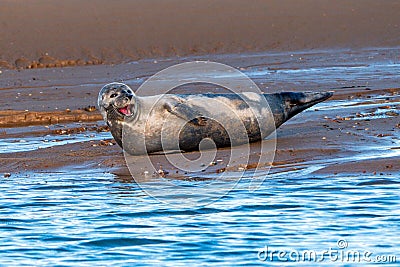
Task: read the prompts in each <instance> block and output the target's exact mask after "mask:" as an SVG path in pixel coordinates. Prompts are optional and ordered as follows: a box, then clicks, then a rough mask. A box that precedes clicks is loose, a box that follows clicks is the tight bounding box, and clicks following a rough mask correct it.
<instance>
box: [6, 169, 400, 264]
mask: <svg viewBox="0 0 400 267" xmlns="http://www.w3.org/2000/svg"><path fill="white" fill-rule="evenodd" d="M316 169H318V164H316V165H315V166H308V167H306V168H304V169H302V170H297V171H295V172H282V173H279V174H275V175H269V176H267V177H266V179H264V182H263V184H262V186H261V187H260V188H259V189H258V190H256V191H255V192H250V191H249V190H248V188H249V184H250V181H251V180H250V179H246V178H244V179H242V180H241V181H240V182H239V184H238V185H237V186H236V187H234V189H232V191H231V192H230V193H229V194H227V195H225V196H224V197H222V198H221V199H219V200H218V201H217V202H214V203H211V204H210V205H208V206H205V207H200V208H197V209H193V208H185V207H179V208H176V207H172V206H170V205H168V204H165V203H162V202H159V201H158V200H157V199H154V198H152V197H151V196H148V195H146V194H145V193H144V192H143V191H142V190H140V188H139V186H138V185H136V184H135V183H133V182H131V183H129V182H128V181H127V180H126V179H125V178H124V177H122V178H121V179H120V178H118V177H115V176H114V175H112V174H109V173H103V172H95V171H91V170H85V169H82V170H70V171H61V172H58V173H56V172H51V173H36V174H30V176H29V177H27V176H20V177H14V178H13V179H7V180H4V181H3V183H2V185H1V187H2V190H1V191H0V194H1V198H0V205H1V211H0V228H1V231H2V237H1V243H2V250H1V252H0V262H1V264H4V265H7V263H9V262H10V261H11V260H15V259H18V261H20V264H26V265H36V264H37V263H38V262H40V263H41V264H44V265H46V264H48V265H72V264H73V265H86V264H89V263H90V262H91V264H92V263H93V261H96V264H98V265H109V264H111V263H112V264H123V265H126V264H128V265H129V264H134V265H141V266H149V265H159V264H161V265H163V266H176V264H177V263H176V261H179V263H180V264H182V265H188V264H189V265H190V264H196V265H207V264H212V265H218V264H220V265H221V266H226V263H227V262H235V263H237V264H239V265H246V266H247V265H252V264H259V263H260V262H259V260H258V258H257V251H258V250H259V249H260V248H263V247H264V246H265V245H268V246H270V247H274V248H282V249H287V250H290V249H298V250H301V249H313V250H324V249H329V247H335V246H336V245H335V244H336V241H337V240H338V239H339V238H345V239H346V240H347V242H348V243H349V246H350V247H351V248H352V249H356V248H358V249H362V250H369V251H372V252H374V253H375V254H395V253H397V250H398V247H399V245H400V243H399V242H400V241H399V240H398V238H397V235H396V234H394V233H398V232H399V230H400V224H399V220H400V216H399V214H398V212H397V210H399V209H400V199H399V193H400V191H399V184H400V180H399V179H398V177H393V176H390V177H384V176H379V177H378V176H374V175H365V176H364V177H360V176H358V175H357V176H351V175H316V174H313V171H314V170H316ZM176 182H178V183H181V185H182V186H188V182H187V181H176ZM154 183H155V185H157V182H156V181H155V182H154ZM202 183H204V181H196V182H193V181H192V182H190V184H191V187H192V188H193V190H196V188H198V187H201V186H202ZM230 183H231V182H230V181H229V180H226V181H224V183H223V184H222V183H221V184H216V185H215V188H213V189H212V190H219V189H223V188H219V186H232V185H231V184H230ZM159 185H160V187H159V190H160V191H162V192H163V196H164V198H169V199H171V200H176V199H177V198H179V199H180V201H185V198H184V197H183V196H177V195H176V191H172V192H171V191H168V190H166V189H165V188H163V186H162V183H159ZM191 197H192V199H191V200H193V195H192V196H191ZM194 200H195V201H196V199H194ZM199 201H200V199H199ZM394 211H396V212H394ZM382 229H385V230H384V231H382ZM377 236H379V238H377ZM268 264H276V265H278V266H279V265H280V264H281V263H279V262H269V263H268ZM178 265H179V264H178Z"/></svg>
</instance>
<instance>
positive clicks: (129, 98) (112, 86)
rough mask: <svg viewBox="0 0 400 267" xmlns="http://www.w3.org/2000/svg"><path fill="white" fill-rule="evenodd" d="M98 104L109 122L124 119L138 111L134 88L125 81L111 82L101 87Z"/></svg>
mask: <svg viewBox="0 0 400 267" xmlns="http://www.w3.org/2000/svg"><path fill="white" fill-rule="evenodd" d="M98 105H99V109H100V112H101V114H102V115H103V118H104V120H105V121H106V122H107V123H110V121H111V120H113V121H123V120H124V119H125V118H131V117H134V115H136V113H137V99H136V95H135V94H134V93H133V91H132V89H131V88H130V87H129V86H128V85H126V84H123V83H117V82H114V83H109V84H106V85H104V86H103V88H101V90H100V93H99V98H98Z"/></svg>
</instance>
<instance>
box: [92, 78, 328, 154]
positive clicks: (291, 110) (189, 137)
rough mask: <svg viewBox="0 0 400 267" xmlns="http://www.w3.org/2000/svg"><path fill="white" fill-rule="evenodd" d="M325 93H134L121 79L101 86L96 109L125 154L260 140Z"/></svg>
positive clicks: (195, 148) (194, 148) (325, 94)
mask: <svg viewBox="0 0 400 267" xmlns="http://www.w3.org/2000/svg"><path fill="white" fill-rule="evenodd" d="M331 96H332V93H330V92H299V93H297V92H282V93H274V94H262V95H261V94H256V93H252V92H248V93H242V94H196V95H194V94H187V95H185V94H181V95H177V94H165V95H156V96H146V97H139V96H137V95H135V93H134V92H133V91H132V89H131V88H130V87H129V86H127V85H126V84H123V83H116V82H115V83H110V84H107V85H105V86H104V87H103V88H102V89H101V90H100V93H99V97H98V105H99V109H100V112H101V114H102V116H103V118H104V120H105V121H106V123H107V125H108V126H109V127H110V130H111V134H112V135H113V137H114V139H115V140H116V142H117V143H118V145H119V146H120V147H121V148H123V149H124V150H125V151H126V152H127V153H129V154H131V155H143V154H147V153H155V152H161V151H164V152H166V151H176V150H180V151H193V150H199V145H200V143H201V142H202V140H205V139H211V140H212V141H213V142H214V143H215V146H216V147H227V146H231V145H240V144H244V143H248V142H255V141H260V140H261V139H264V138H266V137H267V136H268V135H270V134H271V133H272V132H274V131H275V130H276V128H278V127H279V126H280V125H282V124H283V123H284V122H285V121H287V120H289V119H290V118H292V117H293V116H295V115H296V114H298V113H300V112H301V111H303V110H305V109H307V108H309V107H311V106H313V105H315V104H317V103H319V102H321V101H324V100H326V99H328V98H329V97H331Z"/></svg>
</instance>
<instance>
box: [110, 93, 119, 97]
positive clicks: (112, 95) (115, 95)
mask: <svg viewBox="0 0 400 267" xmlns="http://www.w3.org/2000/svg"><path fill="white" fill-rule="evenodd" d="M117 96H118V94H116V93H113V94H111V95H110V98H114V97H117Z"/></svg>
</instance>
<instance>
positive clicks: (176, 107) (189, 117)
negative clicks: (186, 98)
mask: <svg viewBox="0 0 400 267" xmlns="http://www.w3.org/2000/svg"><path fill="white" fill-rule="evenodd" d="M164 107H165V108H166V110H168V111H169V112H170V113H171V114H174V115H175V116H177V117H179V118H181V119H184V120H185V121H187V122H190V123H192V124H194V125H197V126H204V125H206V122H207V118H206V117H204V116H203V115H202V114H201V113H200V112H198V111H197V110H195V109H194V108H192V107H190V106H189V105H186V104H185V103H182V102H177V103H174V104H173V105H171V104H169V103H166V104H165V105H164Z"/></svg>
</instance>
